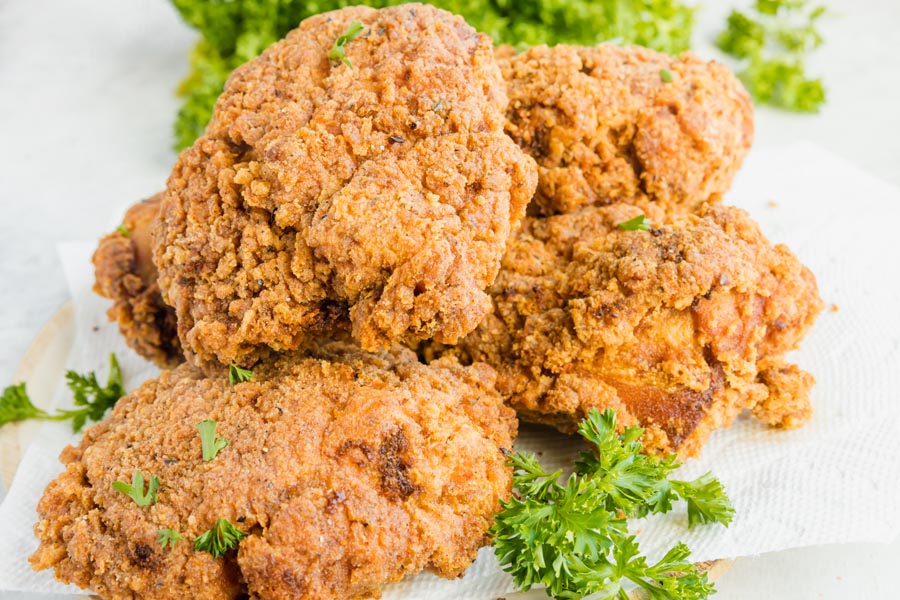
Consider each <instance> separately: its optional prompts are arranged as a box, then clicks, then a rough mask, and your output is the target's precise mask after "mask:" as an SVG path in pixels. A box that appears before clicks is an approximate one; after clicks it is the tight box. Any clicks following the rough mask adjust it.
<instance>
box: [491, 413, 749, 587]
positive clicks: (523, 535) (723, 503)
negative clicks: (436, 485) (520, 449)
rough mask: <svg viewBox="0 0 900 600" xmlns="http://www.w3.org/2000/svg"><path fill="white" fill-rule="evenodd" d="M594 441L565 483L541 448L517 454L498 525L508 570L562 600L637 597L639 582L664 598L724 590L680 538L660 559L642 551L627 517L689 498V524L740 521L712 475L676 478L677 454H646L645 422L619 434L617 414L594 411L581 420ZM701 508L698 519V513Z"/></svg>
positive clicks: (519, 581) (498, 547) (521, 582)
mask: <svg viewBox="0 0 900 600" xmlns="http://www.w3.org/2000/svg"><path fill="white" fill-rule="evenodd" d="M579 433H580V434H581V436H582V437H583V438H584V439H585V440H587V441H588V443H589V444H590V445H591V450H590V451H587V452H583V453H582V455H581V458H580V460H579V461H578V462H577V463H576V465H575V472H574V473H573V474H572V475H570V476H569V477H568V479H566V480H565V482H564V483H560V477H561V475H562V471H561V470H559V471H555V472H552V473H548V472H546V471H545V470H544V469H543V468H542V467H541V465H540V464H539V463H538V462H537V459H536V458H535V457H534V455H531V454H519V453H516V452H509V453H507V457H508V459H509V464H510V465H511V466H512V467H513V469H514V474H513V485H514V487H515V490H516V494H515V495H514V496H513V497H512V498H511V499H510V500H509V501H508V502H505V501H501V509H502V510H501V511H500V513H498V514H497V516H496V518H495V524H494V526H493V527H492V528H491V533H492V534H493V535H494V548H495V552H496V554H497V558H498V559H499V561H500V565H501V567H502V568H503V569H504V570H505V571H507V572H509V573H510V574H511V575H512V576H513V579H514V581H515V585H516V587H517V588H518V589H519V590H520V591H525V590H528V589H529V588H531V587H532V586H533V585H544V586H546V588H547V594H548V595H550V596H552V597H554V598H566V599H569V598H581V597H584V596H588V595H590V597H591V598H592V599H593V598H596V599H598V600H599V599H601V598H602V599H607V600H613V599H616V598H627V597H628V596H627V594H626V592H625V586H626V582H631V584H633V585H637V586H639V587H641V588H643V589H644V590H645V591H646V592H648V594H649V596H650V597H652V598H654V599H658V600H664V599H665V600H699V599H702V598H706V597H707V596H709V595H710V594H712V593H714V592H715V588H714V586H713V585H712V584H711V583H710V582H709V581H707V577H706V575H705V574H703V573H700V572H698V570H697V567H696V566H695V565H693V564H691V563H690V562H688V560H687V559H688V557H689V556H690V550H689V549H688V548H687V546H685V545H684V544H678V545H676V546H675V547H673V548H672V549H671V550H669V552H668V553H667V554H666V555H665V556H664V557H663V558H662V559H661V560H660V561H659V562H657V563H655V564H653V565H648V564H647V560H646V558H644V557H643V556H641V555H640V549H639V547H638V544H637V542H636V541H635V537H634V536H633V535H630V534H629V531H628V523H627V518H628V517H630V516H635V517H637V516H643V515H647V514H650V513H663V512H668V511H669V510H671V509H672V506H673V502H674V501H676V500H679V499H683V500H686V501H687V504H688V514H689V524H690V525H691V526H693V525H695V524H697V523H713V522H715V523H722V524H725V525H727V524H728V523H730V522H731V519H732V518H733V515H734V509H732V508H731V504H730V502H729V501H728V498H727V496H725V493H724V490H723V489H722V486H721V484H720V483H719V482H718V481H717V480H716V479H715V478H713V477H712V475H710V474H706V475H703V476H702V477H700V478H698V479H697V480H695V481H692V482H684V481H677V480H670V479H668V476H669V474H670V473H671V472H672V471H673V470H674V469H676V468H678V467H679V466H680V464H679V463H678V461H677V460H676V458H675V456H674V455H672V456H669V457H667V458H658V457H653V456H647V455H645V454H642V452H641V451H642V449H643V445H642V444H641V442H640V438H641V436H642V435H643V429H641V428H640V427H629V428H626V429H625V431H624V432H623V433H622V434H617V433H616V417H615V413H614V412H613V411H611V410H607V411H605V412H603V413H600V412H598V411H596V410H594V411H591V412H590V413H589V414H588V416H587V418H586V419H585V420H584V421H582V423H581V424H580V426H579ZM692 514H693V516H691V515H692Z"/></svg>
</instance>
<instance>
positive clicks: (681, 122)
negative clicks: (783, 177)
mask: <svg viewBox="0 0 900 600" xmlns="http://www.w3.org/2000/svg"><path fill="white" fill-rule="evenodd" d="M498 56H499V57H500V64H501V68H502V69H503V76H504V78H505V79H506V82H507V93H508V95H509V108H508V109H507V119H508V124H507V132H508V133H509V134H510V135H511V136H512V138H513V139H515V140H516V142H517V143H518V144H519V145H520V146H521V147H522V148H523V149H524V150H525V151H527V152H528V153H529V154H530V155H531V156H533V157H534V158H535V159H536V160H537V162H538V168H539V182H538V189H537V193H536V195H535V202H534V205H535V206H534V207H535V209H538V211H539V212H541V213H542V214H545V215H550V214H558V213H566V212H570V211H572V210H575V209H577V208H578V207H580V206H583V205H585V204H612V203H616V202H624V203H629V204H637V205H641V206H646V205H648V204H659V205H662V207H663V208H664V209H665V210H667V211H668V212H670V213H674V212H675V211H676V210H682V211H683V212H689V211H691V210H694V209H696V208H697V207H699V206H700V205H701V204H703V203H705V202H714V201H717V200H718V199H719V198H720V197H721V195H722V194H723V193H724V192H725V191H726V190H727V189H728V188H729V187H730V185H731V180H732V179H733V177H734V175H735V173H737V171H738V169H739V168H740V165H741V162H742V161H743V159H744V157H745V156H746V155H747V152H748V151H749V149H750V144H751V142H752V138H753V105H752V103H751V100H750V97H749V95H748V94H747V92H746V91H745V90H744V88H743V87H742V86H741V84H740V82H739V81H738V80H737V78H736V77H735V76H734V75H733V74H732V72H731V71H730V70H729V69H727V68H726V67H724V66H723V65H720V64H717V63H715V62H705V61H702V60H700V59H699V58H697V57H696V56H694V55H693V54H691V53H684V54H682V55H681V56H680V57H673V56H669V55H667V54H661V53H659V52H654V51H653V50H649V49H647V48H640V47H636V46H631V47H620V46H614V45H602V46H597V47H593V48H584V47H576V46H555V47H553V48H547V47H546V46H539V47H535V48H531V49H530V50H528V51H526V52H524V53H522V54H518V55H510V53H509V52H508V51H501V52H499V53H498Z"/></svg>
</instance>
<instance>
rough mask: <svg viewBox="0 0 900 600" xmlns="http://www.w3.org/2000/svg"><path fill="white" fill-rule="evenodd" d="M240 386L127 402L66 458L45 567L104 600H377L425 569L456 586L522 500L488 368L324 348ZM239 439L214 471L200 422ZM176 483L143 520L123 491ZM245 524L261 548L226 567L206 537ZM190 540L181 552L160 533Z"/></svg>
mask: <svg viewBox="0 0 900 600" xmlns="http://www.w3.org/2000/svg"><path fill="white" fill-rule="evenodd" d="M310 352H311V356H309V357H306V358H299V357H298V356H297V355H294V356H288V357H282V358H279V359H278V361H276V362H275V363H269V364H267V365H265V366H261V367H260V368H258V369H256V370H255V371H254V378H253V380H251V381H249V382H246V383H238V384H236V385H234V386H233V387H231V386H229V384H228V381H227V378H226V376H225V375H224V374H221V375H219V376H217V377H212V378H205V377H204V375H203V374H202V373H201V372H200V371H199V370H198V369H197V368H196V367H194V366H192V365H190V364H187V363H185V364H183V365H182V366H180V367H178V368H177V369H175V370H174V371H167V372H164V373H163V374H162V375H161V376H160V378H159V379H158V380H150V381H148V382H147V383H145V384H144V385H143V386H141V387H140V388H138V389H137V390H135V391H134V392H132V393H131V394H129V395H128V396H126V397H124V398H122V399H121V400H120V401H119V403H118V404H117V405H116V407H115V409H114V410H113V412H112V414H111V416H110V417H109V418H108V419H107V420H105V421H103V422H101V423H99V424H98V425H95V426H94V427H92V428H91V429H89V430H88V431H87V432H86V433H85V436H84V439H83V440H82V442H81V444H80V445H79V446H78V447H68V448H67V449H66V450H64V451H63V453H62V456H61V458H62V461H63V462H64V463H65V464H66V469H65V471H64V472H63V474H62V475H60V476H59V477H58V478H57V479H56V480H55V481H54V482H52V483H51V484H50V485H49V486H48V487H47V490H46V491H45V493H44V497H43V498H42V499H41V501H40V504H39V505H38V512H39V515H40V521H39V522H38V524H37V525H36V526H35V532H36V535H37V536H38V537H39V538H40V547H39V548H38V550H37V551H36V552H35V553H34V555H33V556H32V557H31V563H32V566H33V567H34V568H35V569H38V570H40V569H47V568H50V567H53V568H54V570H55V572H56V576H57V578H58V579H60V580H62V581H65V582H72V583H75V584H77V585H79V586H81V587H83V588H90V589H92V590H94V591H95V592H96V593H97V594H99V595H100V596H101V597H103V598H107V599H113V598H115V599H118V598H154V599H159V600H165V599H169V598H172V599H182V598H197V599H221V598H239V597H246V596H245V594H249V595H250V597H253V598H262V599H310V600H311V599H317V600H329V599H338V598H363V597H366V598H368V597H377V596H378V595H379V593H378V590H379V586H380V585H381V584H383V583H385V582H390V581H397V580H399V579H401V578H402V577H404V576H405V575H408V574H411V573H415V572H417V571H420V570H421V569H423V568H428V569H431V570H432V571H434V572H436V573H437V574H438V575H441V576H443V577H448V578H453V577H456V576H458V575H460V574H461V573H462V572H463V571H464V570H465V569H466V568H467V567H468V565H469V564H470V563H471V562H472V560H473V559H474V557H475V554H476V552H477V550H478V548H479V547H480V546H482V545H483V544H485V543H486V540H487V532H488V529H489V527H490V526H491V524H492V522H493V515H494V512H495V511H497V510H499V500H500V499H501V498H503V499H505V498H508V497H509V494H510V490H511V473H510V471H509V469H508V468H507V467H506V466H505V464H504V462H505V457H504V456H503V454H502V453H501V450H500V449H501V448H503V447H506V448H509V447H510V445H511V443H512V438H513V437H514V435H515V430H516V420H515V417H514V414H513V411H512V410H511V409H509V408H508V407H506V406H505V405H504V404H503V402H502V400H501V398H500V397H499V395H498V394H497V392H496V390H495V389H494V380H495V373H494V371H493V370H492V369H491V368H490V367H488V366H487V365H483V364H482V365H473V366H471V367H462V366H460V364H459V363H458V362H456V361H455V360H452V359H450V358H447V359H444V360H440V361H437V362H435V363H432V364H431V365H428V366H426V365H423V364H421V363H419V362H418V361H417V360H416V357H415V355H414V354H413V353H412V352H411V351H409V350H406V349H395V350H393V351H391V352H389V353H384V354H380V355H375V354H368V353H365V352H362V351H360V350H359V349H358V347H357V346H355V345H352V346H351V345H349V344H346V343H341V342H329V343H323V344H322V345H321V346H319V347H317V348H313V349H312V350H310ZM205 419H214V420H215V421H216V435H217V436H219V437H221V438H224V439H226V440H228V445H227V446H226V447H225V448H224V449H222V450H220V451H219V452H218V454H217V455H216V456H215V457H214V458H213V459H212V460H211V461H209V462H204V461H203V460H202V452H201V440H200V436H199V435H198V431H197V427H196V424H197V423H198V422H200V421H203V420H205ZM136 469H138V470H140V471H141V473H142V474H144V476H145V477H146V478H148V480H149V477H151V476H157V477H158V478H159V482H160V483H159V491H158V502H156V503H155V504H152V505H151V506H149V507H146V508H141V507H139V506H138V505H137V504H136V503H135V502H134V501H133V500H132V499H131V498H130V497H129V496H127V495H126V494H123V493H121V492H119V491H116V490H114V489H113V487H112V484H113V482H114V481H117V480H119V481H131V477H132V473H133V472H134V471H135V470H136ZM220 517H221V518H227V519H228V520H229V521H230V522H231V523H233V524H234V525H236V526H237V527H238V528H239V529H240V530H242V531H244V532H246V533H247V534H248V535H247V537H246V538H244V539H243V540H242V541H241V542H240V545H239V547H238V549H237V551H236V552H235V551H229V552H228V553H226V554H225V556H224V557H223V558H220V559H215V558H213V557H212V555H210V554H208V553H207V552H204V551H197V550H195V549H194V548H193V543H192V540H194V539H195V538H196V537H197V536H199V535H201V534H202V533H203V532H205V531H207V530H209V529H210V528H211V527H213V525H214V523H215V522H216V520H217V519H219V518H220ZM166 528H173V529H175V530H177V531H179V532H180V533H181V535H182V536H184V540H185V541H182V542H179V543H178V544H176V545H175V546H174V547H168V548H163V547H161V545H160V543H159V542H158V541H157V537H158V531H159V530H161V529H166Z"/></svg>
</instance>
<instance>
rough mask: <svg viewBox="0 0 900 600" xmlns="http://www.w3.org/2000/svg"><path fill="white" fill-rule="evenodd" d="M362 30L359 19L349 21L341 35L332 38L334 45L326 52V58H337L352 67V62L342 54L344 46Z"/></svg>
mask: <svg viewBox="0 0 900 600" xmlns="http://www.w3.org/2000/svg"><path fill="white" fill-rule="evenodd" d="M362 31H363V26H362V23H360V22H359V21H353V22H351V23H350V26H349V27H347V31H345V32H344V33H343V35H339V36H338V38H337V39H336V40H334V45H333V46H332V47H331V51H330V52H329V53H328V58H330V59H331V60H339V61H341V62H342V63H344V64H345V65H347V66H348V67H350V68H351V69H352V68H353V64H352V63H351V62H350V60H349V59H348V58H347V57H346V56H345V55H344V48H345V47H346V46H347V44H348V43H349V42H351V41H352V40H353V39H355V38H356V36H358V35H359V34H360V33H362Z"/></svg>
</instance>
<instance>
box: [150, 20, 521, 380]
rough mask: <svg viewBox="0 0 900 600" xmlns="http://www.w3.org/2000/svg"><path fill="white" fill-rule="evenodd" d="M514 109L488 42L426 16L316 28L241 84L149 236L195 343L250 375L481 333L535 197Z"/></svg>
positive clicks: (190, 156)
mask: <svg viewBox="0 0 900 600" xmlns="http://www.w3.org/2000/svg"><path fill="white" fill-rule="evenodd" d="M353 21H359V22H360V23H362V26H363V28H364V30H363V32H362V33H361V34H360V35H359V37H356V38H355V39H353V40H351V41H349V42H348V43H347V44H346V46H345V53H346V60H347V61H349V63H350V65H352V66H350V65H348V64H344V63H343V62H341V61H340V60H332V59H329V53H330V51H331V49H332V47H333V46H334V45H335V43H336V40H337V38H338V37H339V36H341V35H342V34H344V33H345V32H346V31H347V30H348V28H349V26H350V24H351V23H352V22H353ZM505 106H506V95H505V93H504V84H503V79H502V77H501V75H500V70H499V68H498V66H497V64H496V62H495V60H494V58H493V54H492V47H491V41H490V39H489V38H488V37H487V36H485V35H482V34H478V33H476V32H475V31H474V30H473V29H472V28H471V27H469V26H468V25H466V23H465V22H464V21H463V20H462V18H460V17H455V16H453V15H451V14H450V13H448V12H445V11H441V10H438V9H435V8H433V7H430V6H424V5H417V4H407V5H404V6H398V7H393V8H385V9H382V10H373V9H370V8H365V7H354V8H347V9H343V10H339V11H334V12H330V13H326V14H322V15H317V16H314V17H311V18H309V19H307V20H305V21H304V22H303V23H301V24H300V27H299V28H298V29H296V30H294V31H292V32H291V33H289V34H288V36H287V37H286V38H285V39H284V40H282V41H281V42H278V43H276V44H274V45H273V46H271V47H270V48H269V49H268V50H266V51H265V52H263V54H262V55H261V56H260V57H259V58H257V59H256V60H253V61H251V62H249V63H247V64H245V65H244V66H242V67H240V68H239V69H237V70H236V71H235V72H234V74H233V75H232V76H231V78H230V80H229V82H228V84H227V86H226V88H225V92H224V93H223V94H222V96H221V97H220V98H219V100H218V102H217V104H216V107H215V111H214V114H213V117H212V121H211V122H210V124H209V126H208V128H207V130H206V134H205V136H203V137H202V138H200V139H199V140H198V141H197V142H196V143H195V144H194V146H193V147H191V148H189V149H188V150H186V151H185V152H184V153H182V155H181V156H180V158H179V160H178V163H177V164H176V166H175V168H174V170H173V171H172V174H171V176H170V179H169V182H168V189H167V192H166V198H165V201H164V204H163V212H162V218H161V226H160V228H159V229H158V232H157V233H158V235H157V237H156V247H155V255H154V256H155V261H156V264H157V266H158V267H159V270H160V279H159V280H160V287H161V289H162V292H163V295H164V297H165V298H166V300H167V301H168V302H169V303H170V304H172V305H173V306H174V307H175V309H176V313H177V314H178V328H179V335H180V337H181V340H182V343H183V345H184V346H186V348H188V349H189V351H190V352H191V353H193V354H194V355H195V357H194V358H195V360H196V361H197V362H198V363H202V362H204V361H209V360H218V361H220V362H222V363H238V364H242V365H245V366H247V365H250V364H252V363H253V362H254V361H256V360H258V359H260V358H262V357H264V356H266V355H267V354H269V352H270V350H277V351H282V350H291V349H295V348H297V347H299V346H300V345H301V344H302V343H303V341H304V339H305V338H307V337H309V336H310V334H313V335H315V334H316V332H322V331H330V330H333V329H335V328H341V327H344V328H346V327H352V333H353V336H354V337H355V338H356V339H358V340H359V341H360V343H361V344H362V346H363V347H364V348H366V349H368V350H375V349H380V348H384V347H387V346H388V345H389V344H390V343H391V342H392V341H395V340H404V341H409V340H416V339H426V338H432V337H434V338H436V339H438V340H442V341H445V342H450V343H453V342H455V341H457V340H458V339H459V338H460V337H461V336H463V335H465V334H466V333H468V332H470V331H472V330H473V329H474V328H475V326H476V325H477V324H478V322H479V321H481V319H482V317H484V315H485V314H487V312H488V311H489V310H490V299H489V298H488V296H487V294H486V293H485V292H484V290H485V288H487V286H488V285H489V284H490V283H491V282H492V281H493V279H494V277H495V275H496V273H497V270H498V269H499V266H500V258H501V256H502V254H503V250H504V247H505V245H506V241H507V239H508V236H509V234H510V231H511V228H513V227H514V226H515V225H516V224H517V223H518V221H519V219H520V218H521V217H522V216H523V215H524V211H525V205H526V204H527V203H528V201H529V200H530V199H531V196H532V194H533V192H534V187H535V186H536V184H537V168H536V166H535V164H534V161H533V160H532V159H530V158H529V157H527V156H526V155H525V154H524V153H523V152H522V151H521V150H520V149H519V148H518V147H517V146H516V144H515V143H514V142H512V140H510V139H509V137H508V136H506V135H505V134H504V133H503V123H504V118H503V110H504V108H505Z"/></svg>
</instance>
